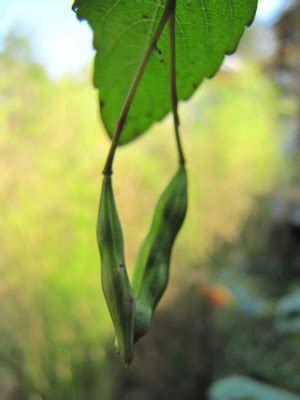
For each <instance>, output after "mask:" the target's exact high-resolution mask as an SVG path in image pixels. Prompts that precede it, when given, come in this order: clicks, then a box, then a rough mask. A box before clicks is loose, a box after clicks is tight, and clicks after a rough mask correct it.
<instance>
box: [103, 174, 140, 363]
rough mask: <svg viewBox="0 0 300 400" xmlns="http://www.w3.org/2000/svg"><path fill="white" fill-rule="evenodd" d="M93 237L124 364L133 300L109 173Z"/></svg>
mask: <svg viewBox="0 0 300 400" xmlns="http://www.w3.org/2000/svg"><path fill="white" fill-rule="evenodd" d="M97 240H98V246H99V251H100V257H101V279H102V289H103V293H104V297H105V300H106V303H107V306H108V309H109V312H110V315H111V319H112V321H113V324H114V327H115V331H116V335H117V341H118V349H119V352H120V355H121V357H122V359H123V361H124V363H125V365H129V364H130V363H131V362H132V359H133V331H134V319H135V300H134V294H133V291H132V288H131V286H130V282H129V279H128V275H127V270H126V265H125V256H124V242H123V234H122V228H121V224H120V221H119V217H118V212H117V209H116V204H115V199H114V195H113V189H112V178H111V176H105V177H104V178H103V187H102V193H101V200H100V207H99V214H98V223H97Z"/></svg>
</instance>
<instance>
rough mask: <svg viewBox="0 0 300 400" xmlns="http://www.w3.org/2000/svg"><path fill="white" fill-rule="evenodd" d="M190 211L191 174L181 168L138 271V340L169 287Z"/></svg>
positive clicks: (155, 219)
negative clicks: (177, 246)
mask: <svg viewBox="0 0 300 400" xmlns="http://www.w3.org/2000/svg"><path fill="white" fill-rule="evenodd" d="M186 211H187V174H186V170H185V168H184V167H180V168H179V170H178V171H177V173H176V174H175V175H174V177H173V178H172V180H171V182H170V183H169V185H168V186H167V188H166V189H165V191H164V192H163V194H162V196H161V197H160V199H159V201H158V203H157V205H156V208H155V211H154V215H153V220H152V224H151V227H150V231H149V233H148V235H147V237H146V239H145V241H144V243H143V244H142V247H141V249H140V252H139V255H138V258H137V263H136V266H135V270H134V277H133V288H134V291H135V296H136V304H137V305H136V319H135V328H134V341H135V342H136V341H137V340H138V339H139V338H140V337H141V336H143V335H144V334H145V333H146V332H147V330H148V329H149V327H150V324H151V320H152V315H153V312H154V310H155V308H156V306H157V304H158V302H159V300H160V299H161V297H162V295H163V293H164V291H165V290H166V288H167V285H168V280H169V267H170V259H171V253H172V248H173V245H174V242H175V239H176V236H177V234H178V232H179V230H180V228H181V226H182V224H183V221H184V219H185V215H186Z"/></svg>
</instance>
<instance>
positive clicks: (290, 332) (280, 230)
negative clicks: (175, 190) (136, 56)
mask: <svg viewBox="0 0 300 400" xmlns="http://www.w3.org/2000/svg"><path fill="white" fill-rule="evenodd" d="M245 40H248V41H249V43H250V41H251V38H250V37H249V36H248V37H247V38H246V39H245ZM252 40H253V39H252ZM245 47H247V46H246V45H245V44H244V48H245ZM245 53H246V54H245ZM241 54H242V60H243V62H242V64H241V65H242V66H241V67H239V68H238V69H231V68H228V69H226V68H225V69H224V70H223V71H222V72H221V73H220V74H219V76H218V77H217V78H216V79H214V80H213V81H209V82H205V84H204V85H203V86H202V87H201V90H199V91H198V94H197V95H196V97H195V98H193V99H192V100H191V101H190V102H189V104H183V105H182V106H181V114H182V127H183V128H182V130H183V133H184V144H185V147H186V155H187V158H188V170H189V190H190V192H189V196H190V199H189V211H188V216H187V220H186V223H185V225H184V228H183V230H182V232H181V234H180V237H179V239H178V241H177V244H176V248H175V251H174V254H173V259H172V271H171V280H170V285H169V288H168V290H167V293H166V295H165V297H164V298H163V300H162V302H161V304H160V306H159V309H158V312H157V314H156V316H155V318H154V322H153V326H152V327H151V330H150V332H149V334H148V335H147V337H145V338H144V339H142V340H141V341H140V342H139V343H138V344H137V346H136V355H135V361H134V364H133V366H132V367H131V368H129V369H127V370H124V369H123V367H122V366H121V365H120V362H119V360H118V358H117V356H116V355H115V354H114V351H113V341H114V337H113V329H112V324H111V321H110V319H109V316H108V313H107V310H106V306H105V304H104V299H103V295H102V292H101V288H100V265H99V257H98V250H97V246H96V239H95V224H96V218H97V211H98V210H97V208H98V199H99V191H100V185H101V168H102V166H103V163H104V159H105V156H106V153H107V150H108V146H109V141H108V139H107V138H106V137H105V134H104V130H103V128H102V127H101V122H100V121H99V117H98V108H97V95H96V93H95V91H94V90H93V89H92V87H91V84H90V78H89V77H90V71H89V70H84V71H82V73H80V74H76V75H68V76H65V77H63V78H60V79H56V80H53V79H51V78H50V77H49V76H48V74H47V73H46V71H45V69H44V68H43V67H42V66H41V65H39V64H37V63H36V62H35V61H34V59H33V57H32V53H31V48H30V39H28V38H25V37H23V36H20V35H18V34H17V33H11V34H10V35H8V36H7V37H6V40H5V43H4V46H3V49H2V51H1V54H0V104H1V107H0V155H1V156H0V170H1V175H0V204H1V210H2V211H1V219H0V237H1V255H0V275H1V279H0V304H1V307H0V338H1V340H0V393H1V396H0V397H1V399H4V400H13V399H14V400H21V399H24V400H25V399H26V400H27V399H28V400H50V399H51V400H61V399H70V400H73V399H74V400H83V399H89V400H96V399H97V400H98V399H99V400H100V399H101V400H110V399H130V400H135V399H139V400H143V399H145V400H148V399H149V400H151V399H154V398H157V399H169V398H170V399H181V400H183V399H196V398H197V399H207V398H211V399H213V400H215V399H216V400H219V399H222V400H226V399H228V400H230V399H231V400H232V399H235V400H237V399H254V400H255V399H258V400H259V399H262V398H263V399H264V400H266V399H267V397H262V395H259V394H257V393H260V392H259V390H260V389H261V390H267V389H268V387H269V386H270V385H274V386H278V387H280V388H281V389H280V390H282V391H280V392H278V393H279V395H280V396H284V394H285V395H287V396H288V395H289V396H292V397H286V399H289V398H290V399H292V398H294V399H296V398H299V397H298V396H297V395H296V393H300V378H299V376H300V374H299V362H300V349H299V344H300V338H299V332H300V323H299V318H300V305H299V302H300V297H299V285H300V282H299V277H300V274H299V272H300V261H299V260H300V252H299V238H300V234H299V230H297V229H296V228H295V227H294V226H291V224H289V223H287V222H286V220H285V219H284V222H282V220H281V219H276V217H275V216H276V215H277V214H276V212H275V211H276V207H277V208H278V204H279V206H280V204H281V203H280V199H281V197H280V196H279V197H278V193H281V194H282V192H284V193H285V192H286V191H289V193H290V187H289V179H290V176H291V173H290V171H291V170H293V171H295V162H296V161H295V162H287V161H286V159H285V157H284V155H283V150H282V149H283V145H284V144H283V142H284V140H283V139H284V135H283V130H284V127H283V126H282V125H280V122H279V115H280V113H281V110H282V107H283V106H282V104H283V101H282V99H281V96H280V91H279V90H278V87H277V86H276V85H275V84H274V82H272V80H270V79H269V77H268V75H267V74H266V72H265V70H264V68H262V63H261V62H258V61H255V60H254V59H253V57H252V60H251V61H249V60H248V58H247V52H245V51H244V52H243V51H242V52H241ZM171 126H172V124H171V120H170V119H169V118H168V119H167V120H166V121H164V122H163V123H162V124H159V125H156V126H154V127H153V128H152V129H151V131H150V132H149V133H148V134H147V135H145V137H143V138H142V139H140V140H138V141H137V142H136V143H135V144H134V145H131V146H128V147H124V148H121V149H120V150H119V152H118V156H117V159H116V165H115V172H116V173H115V178H114V179H115V193H116V198H117V203H118V207H119V211H120V215H121V218H122V222H123V229H124V235H125V241H126V256H127V263H128V268H129V271H130V273H131V272H132V267H133V265H134V260H135V257H136V254H137V251H138V247H139V245H140V244H141V242H142V240H143V237H144V235H145V234H146V232H147V227H148V226H149V223H150V220H151V217H152V210H153V208H154V205H155V202H156V200H157V198H158V197H159V193H160V192H161V191H162V189H163V187H164V185H165V184H166V183H167V181H168V179H169V178H170V177H171V175H172V174H173V172H174V171H175V168H176V152H175V145H174V138H173V133H172V129H171ZM292 175H293V177H294V172H293V174H292ZM276 201H277V202H276ZM278 202H279V203H278ZM274 210H275V211H274ZM231 375H242V376H247V377H248V378H247V379H248V380H247V381H246V383H245V379H246V378H238V377H236V378H234V377H233V378H231V379H236V380H237V381H230V382H229V383H228V384H227V383H226V382H225V386H222V382H217V384H216V385H218V386H216V387H215V386H212V385H213V382H214V381H215V380H217V379H221V378H223V377H226V376H231ZM238 379H244V381H242V383H241V382H240V381H238ZM251 379H254V380H256V381H261V382H264V383H267V384H268V385H269V386H268V387H267V386H262V388H261V387H259V384H258V383H257V382H256V383H253V392H251V390H252V389H251V388H250V389H249V385H250V386H251ZM236 382H238V383H237V385H238V388H242V389H241V390H242V392H238V393H237V392H236V384H235V383H236ZM249 382H250V383H249ZM253 382H254V381H253ZM247 385H248V386H247ZM255 385H256V386H255ZM257 385H258V386H257ZM244 387H245V389H243V388H244ZM209 388H211V389H210V391H208V389H209ZM223 390H224V391H223ZM243 390H245V393H244V392H243ZM249 390H250V392H249ZM270 390H271V389H270ZM272 390H279V389H274V388H273V389H272ZM257 391H258V392H257ZM286 391H290V392H294V395H291V394H288V393H287V392H286ZM208 393H210V396H211V397H207V396H208ZM220 393H221V394H220ZM234 393H235V394H234ZM241 393H242V394H241ZM243 393H244V394H243ZM262 393H265V392H262ZM271 393H273V397H270V399H271V398H272V399H273V400H274V399H275V397H274V396H275V394H274V393H275V392H271ZM226 396H227V397H226ZM259 396H261V397H259ZM263 396H267V395H265V394H264V395H263ZM278 398H279V397H278ZM280 398H281V399H282V400H284V397H280Z"/></svg>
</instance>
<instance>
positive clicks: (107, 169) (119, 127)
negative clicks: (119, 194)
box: [103, 0, 175, 175]
mask: <svg viewBox="0 0 300 400" xmlns="http://www.w3.org/2000/svg"><path fill="white" fill-rule="evenodd" d="M174 3H175V0H168V2H167V4H166V8H165V10H164V12H163V15H162V17H161V19H160V21H159V24H158V26H157V28H156V30H155V32H154V34H153V37H152V39H151V42H150V44H149V46H148V48H147V50H146V53H145V55H144V57H143V59H142V62H141V64H140V66H139V68H138V70H137V72H136V75H135V77H134V80H133V82H132V85H131V87H130V89H129V92H128V95H127V97H126V100H125V102H124V105H123V108H122V110H121V113H120V116H119V118H118V121H117V123H116V129H115V133H114V136H113V140H112V143H111V147H110V150H109V153H108V157H107V160H106V163H105V166H104V170H103V175H111V174H112V165H113V161H114V156H115V152H116V149H117V147H118V144H119V141H120V137H121V134H122V131H123V129H124V126H125V123H126V120H127V116H128V112H129V110H130V106H131V104H132V101H133V99H134V97H135V94H136V91H137V89H138V87H139V84H140V82H141V79H142V77H143V75H144V72H145V69H146V67H147V65H148V63H149V60H150V58H151V56H152V53H153V51H154V49H155V48H156V45H157V42H158V40H159V38H160V36H161V34H162V31H163V29H164V27H165V25H166V23H167V22H168V19H169V17H170V12H171V10H172V9H173V8H174Z"/></svg>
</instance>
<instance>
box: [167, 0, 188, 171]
mask: <svg viewBox="0 0 300 400" xmlns="http://www.w3.org/2000/svg"><path fill="white" fill-rule="evenodd" d="M169 41H170V88H171V103H172V112H173V119H174V130H175V138H176V145H177V150H178V159H179V160H178V161H179V165H181V166H183V165H185V157H184V153H183V148H182V143H181V139H180V132H179V127H180V120H179V115H178V95H177V83H176V0H175V1H174V6H173V7H172V8H171V14H170V18H169Z"/></svg>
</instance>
